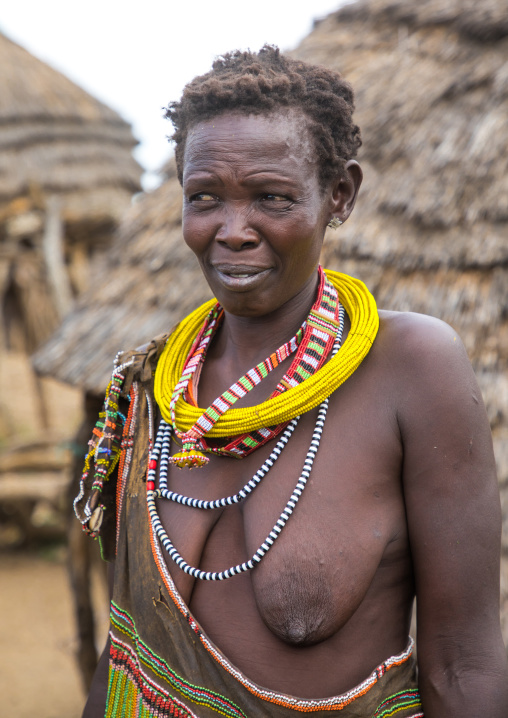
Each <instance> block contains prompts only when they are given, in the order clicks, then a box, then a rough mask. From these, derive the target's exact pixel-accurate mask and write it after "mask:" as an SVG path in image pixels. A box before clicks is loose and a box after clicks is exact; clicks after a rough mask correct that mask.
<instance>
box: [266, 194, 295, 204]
mask: <svg viewBox="0 0 508 718" xmlns="http://www.w3.org/2000/svg"><path fill="white" fill-rule="evenodd" d="M261 201H262V202H291V200H290V199H289V197H286V196H285V195H283V194H264V195H263V196H262V197H261Z"/></svg>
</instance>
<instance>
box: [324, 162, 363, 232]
mask: <svg viewBox="0 0 508 718" xmlns="http://www.w3.org/2000/svg"><path fill="white" fill-rule="evenodd" d="M345 169H346V176H345V177H340V178H338V179H337V181H336V182H335V184H334V185H333V187H332V217H330V219H333V218H336V219H338V220H340V221H341V222H345V221H346V219H347V218H348V217H349V215H350V214H351V212H352V211H353V207H354V206H355V203H356V198H357V197H358V191H359V189H360V185H361V184H362V179H363V172H362V168H361V167H360V165H359V164H358V162H357V161H356V160H349V161H348V162H346V167H345Z"/></svg>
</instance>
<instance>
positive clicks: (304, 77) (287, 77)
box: [165, 45, 362, 189]
mask: <svg viewBox="0 0 508 718" xmlns="http://www.w3.org/2000/svg"><path fill="white" fill-rule="evenodd" d="M283 108H288V109H292V108H294V109H297V110H299V111H301V112H302V113H303V114H304V115H305V117H306V119H307V127H308V130H309V132H310V135H311V137H312V139H313V142H314V147H315V152H316V158H317V161H318V166H319V180H320V185H321V187H322V188H323V189H324V188H325V187H327V186H328V184H329V182H331V181H332V180H333V178H335V177H336V176H337V175H341V174H343V173H344V169H345V163H346V162H347V160H350V159H351V158H353V157H355V156H356V154H357V152H358V148H359V147H360V146H361V144H362V141H361V137H360V128H359V127H358V126H357V125H355V124H354V123H353V118H352V115H353V110H354V95H353V88H352V87H351V85H350V84H349V83H348V82H346V81H345V80H344V79H343V78H342V76H341V75H340V74H339V73H338V72H335V71H333V70H330V69H328V68H326V67H323V66H321V65H311V64H309V63H307V62H302V61H300V60H293V59H292V58H290V57H287V56H286V55H283V54H282V53H281V52H280V50H279V48H278V47H275V46H272V45H265V46H264V47H262V48H261V50H260V51H259V52H257V53H253V52H250V51H247V52H243V51H240V50H234V51H233V52H229V53H227V54H226V55H223V56H220V57H218V58H217V59H216V60H215V62H214V63H213V65H212V69H211V70H210V72H207V73H206V74H205V75H201V76H199V77H195V78H194V80H192V81H191V82H189V84H188V85H186V86H185V88H184V91H183V94H182V98H181V100H180V101H179V102H172V103H170V104H169V105H168V107H167V108H166V110H165V117H166V118H167V119H169V120H171V122H172V123H173V126H174V128H175V132H174V134H173V136H172V137H171V138H170V139H171V140H173V141H174V142H175V145H176V147H175V156H176V166H177V174H178V179H179V181H180V184H181V183H182V178H183V159H184V153H185V143H186V140H187V134H188V132H189V130H190V129H191V127H192V126H193V125H194V124H196V122H200V121H203V120H208V119H211V118H213V117H217V116H218V115H223V114H224V113H227V112H239V113H242V114H246V115H250V114H256V115H265V114H269V113H272V112H278V111H280V110H281V109H283Z"/></svg>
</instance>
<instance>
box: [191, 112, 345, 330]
mask: <svg viewBox="0 0 508 718" xmlns="http://www.w3.org/2000/svg"><path fill="white" fill-rule="evenodd" d="M183 191H184V210H183V235H184V238H185V241H186V243H187V244H188V245H189V247H190V248H191V249H192V250H193V252H194V253H195V254H196V256H197V258H198V260H199V262H200V265H201V268H202V270H203V273H204V275H205V277H206V279H207V281H208V284H209V285H210V288H211V289H212V291H213V293H214V295H215V296H216V297H217V299H218V301H219V302H220V304H221V305H222V306H223V307H224V309H225V310H226V311H227V312H230V313H231V314H234V315H237V316H264V315H267V314H270V313H271V312H274V311H276V310H278V309H280V308H281V307H283V306H284V305H285V304H286V303H287V302H289V301H291V300H294V299H295V298H296V297H299V298H300V299H301V300H302V302H305V303H308V300H309V298H310V300H312V298H313V294H314V291H315V286H316V269H317V265H318V262H319V254H320V251H321V244H322V240H323V236H324V232H325V228H326V225H327V223H328V222H329V220H330V219H331V217H332V213H333V210H334V209H335V207H334V199H333V191H332V189H330V191H329V192H323V191H322V189H321V188H320V185H319V179H318V168H317V164H316V162H315V159H314V156H313V146H312V142H311V140H310V137H309V135H308V131H307V128H306V126H305V121H304V118H303V117H301V116H299V115H295V114H292V115H289V116H282V115H280V114H274V115H270V116H255V115H250V116H245V115H238V114H229V115H223V116H219V117H217V118H215V119H212V120H209V121H206V122H200V123H198V124H196V125H195V126H194V127H193V128H192V130H191V131H190V133H189V135H188V138H187V143H186V149H185V156H184V172H183Z"/></svg>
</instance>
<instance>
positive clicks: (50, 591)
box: [0, 547, 108, 718]
mask: <svg viewBox="0 0 508 718" xmlns="http://www.w3.org/2000/svg"><path fill="white" fill-rule="evenodd" d="M94 578H95V580H94V585H95V594H96V595H95V604H96V606H97V607H98V609H99V610H98V614H99V619H100V626H99V630H100V636H99V637H98V643H100V644H101V645H102V646H103V645H104V642H105V640H106V634H107V617H108V608H107V599H106V593H105V589H104V586H103V585H101V581H100V578H99V577H98V576H96V577H94ZM0 587H1V588H0V715H2V716H16V718H33V716H37V718H79V716H80V715H81V711H82V709H83V705H84V700H85V698H84V693H83V690H82V687H81V682H80V677H79V673H78V670H77V668H76V663H75V660H74V651H75V647H76V637H75V629H74V620H73V613H72V611H73V609H72V600H71V594H70V590H69V584H68V580H67V573H66V567H65V549H64V548H63V547H56V548H55V547H52V548H45V549H38V550H37V551H33V552H30V553H27V552H26V551H25V552H21V551H10V552H6V551H4V552H2V553H0Z"/></svg>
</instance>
